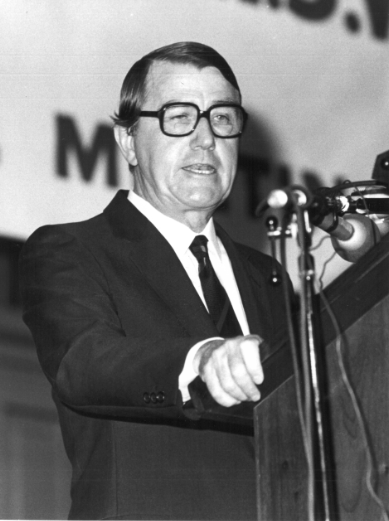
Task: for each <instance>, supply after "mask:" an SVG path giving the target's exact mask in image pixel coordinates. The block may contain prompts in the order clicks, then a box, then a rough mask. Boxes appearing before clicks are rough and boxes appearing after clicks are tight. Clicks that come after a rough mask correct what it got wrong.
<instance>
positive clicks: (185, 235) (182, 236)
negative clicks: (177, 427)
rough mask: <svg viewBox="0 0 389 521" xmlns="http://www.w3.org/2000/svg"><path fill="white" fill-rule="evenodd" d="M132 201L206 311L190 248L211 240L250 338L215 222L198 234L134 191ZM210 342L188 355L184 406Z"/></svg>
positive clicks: (214, 262)
mask: <svg viewBox="0 0 389 521" xmlns="http://www.w3.org/2000/svg"><path fill="white" fill-rule="evenodd" d="M128 199H129V200H130V201H131V203H132V204H133V205H134V206H135V207H136V208H137V209H138V210H139V211H140V212H141V213H142V214H143V215H144V216H145V217H146V218H147V219H148V220H149V221H150V222H151V223H152V224H153V225H154V226H155V227H156V228H157V230H158V231H159V232H160V233H161V234H162V235H163V237H164V238H165V239H166V240H167V241H168V243H169V244H170V246H171V247H172V248H173V250H174V252H175V253H176V255H177V257H178V258H179V260H180V262H181V264H182V265H183V267H184V269H185V271H186V272H187V274H188V276H189V278H190V280H191V281H192V284H193V286H194V287H195V289H196V291H197V293H198V294H199V296H200V298H201V299H202V301H203V302H204V305H205V307H207V304H206V301H205V298H204V294H203V290H202V287H201V282H200V278H199V264H198V261H197V259H196V257H195V256H194V255H193V254H192V252H191V251H190V249H189V246H190V245H191V243H192V241H193V239H194V238H195V237H196V235H205V236H206V237H207V239H208V253H209V258H210V260H211V263H212V266H213V268H214V270H215V272H216V275H217V276H218V278H219V280H220V282H221V283H222V285H223V286H224V289H225V290H226V292H227V294H228V297H229V299H230V302H231V305H232V307H233V309H234V311H235V315H236V318H237V319H238V322H239V324H240V327H241V329H242V333H243V334H244V335H248V334H249V333H250V331H249V326H248V323H247V317H246V313H245V310H244V308H243V304H242V299H241V297H240V293H239V290H238V286H237V283H236V280H235V276H234V272H233V270H232V266H231V262H230V259H229V258H228V255H227V252H226V250H225V248H224V246H223V244H222V242H221V241H220V239H219V238H218V237H217V235H216V232H215V226H214V223H213V219H210V220H209V221H208V223H207V225H206V227H205V228H204V230H203V231H202V232H201V233H196V232H194V231H192V230H191V229H190V228H189V227H188V226H186V225H185V224H182V223H180V222H178V221H176V220H175V219H172V218H171V217H168V216H167V215H164V214H163V213H161V212H160V211H159V210H157V209H156V208H154V206H152V205H151V204H150V203H148V202H147V201H146V200H145V199H143V198H142V197H140V196H138V195H137V194H135V192H133V191H130V192H129V194H128ZM217 338H220V337H217ZM209 340H211V339H206V340H203V341H202V342H199V343H198V344H196V345H194V346H193V347H192V348H191V349H190V351H189V352H188V354H187V357H186V361H185V365H184V368H183V370H182V373H181V374H180V376H179V389H180V391H181V393H182V395H183V400H184V402H185V401H187V400H188V399H189V392H188V385H189V384H190V382H191V381H192V380H194V379H195V378H196V376H197V373H196V372H195V370H194V367H193V358H194V356H195V354H196V352H197V350H198V349H199V348H200V347H201V346H202V345H203V344H204V343H205V342H208V341H209Z"/></svg>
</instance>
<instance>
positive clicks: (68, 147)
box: [56, 115, 118, 186]
mask: <svg viewBox="0 0 389 521" xmlns="http://www.w3.org/2000/svg"><path fill="white" fill-rule="evenodd" d="M56 123H57V154H56V162H57V172H58V175H60V176H61V177H68V176H69V171H68V170H69V169H68V157H69V154H70V153H74V154H75V155H76V157H77V160H78V163H79V165H80V171H81V177H82V179H84V181H91V180H92V178H93V174H94V170H95V167H96V162H97V159H98V157H99V156H104V155H105V156H106V165H107V177H106V179H107V184H108V185H109V186H117V185H118V176H117V167H116V143H115V140H114V137H113V133H112V129H111V128H110V127H109V126H108V125H99V126H97V127H96V130H95V133H94V136H93V140H92V143H91V145H90V146H89V147H88V146H83V144H82V142H81V139H80V136H79V133H78V131H77V127H76V124H75V121H74V120H73V119H72V118H71V117H68V116H62V115H60V116H57V117H56Z"/></svg>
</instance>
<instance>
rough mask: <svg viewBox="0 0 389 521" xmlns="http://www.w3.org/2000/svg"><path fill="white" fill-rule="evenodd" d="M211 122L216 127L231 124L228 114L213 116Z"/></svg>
mask: <svg viewBox="0 0 389 521" xmlns="http://www.w3.org/2000/svg"><path fill="white" fill-rule="evenodd" d="M213 120H214V122H215V123H217V124H218V125H228V124H229V123H231V116H230V115H229V114H215V115H214V117H213Z"/></svg>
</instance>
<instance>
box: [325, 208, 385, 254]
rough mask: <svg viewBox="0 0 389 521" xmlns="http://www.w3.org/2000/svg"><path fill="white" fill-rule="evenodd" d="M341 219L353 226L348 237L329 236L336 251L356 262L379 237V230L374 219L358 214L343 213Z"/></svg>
mask: <svg viewBox="0 0 389 521" xmlns="http://www.w3.org/2000/svg"><path fill="white" fill-rule="evenodd" d="M343 219H344V220H345V221H347V222H348V223H349V224H350V225H351V226H352V228H353V233H352V235H351V237H350V238H349V239H346V240H343V241H342V240H340V239H337V238H336V237H331V242H332V245H333V247H334V250H335V251H336V253H337V254H338V255H339V256H340V257H342V259H344V260H346V261H348V262H356V261H357V260H359V259H360V258H361V257H362V256H363V255H364V254H365V253H366V252H367V251H369V250H370V249H371V248H373V246H375V245H376V244H377V243H378V242H379V241H380V239H381V235H380V232H379V230H378V228H377V225H376V224H375V222H374V221H372V220H371V219H369V218H368V217H364V216H363V215H358V214H349V215H344V216H343Z"/></svg>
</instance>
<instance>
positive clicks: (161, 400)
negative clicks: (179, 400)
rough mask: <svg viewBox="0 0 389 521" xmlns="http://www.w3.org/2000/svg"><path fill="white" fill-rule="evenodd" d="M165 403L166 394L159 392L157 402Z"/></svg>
mask: <svg viewBox="0 0 389 521" xmlns="http://www.w3.org/2000/svg"><path fill="white" fill-rule="evenodd" d="M164 401H165V393H164V392H162V391H159V393H158V394H157V402H158V403H163V402H164Z"/></svg>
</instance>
